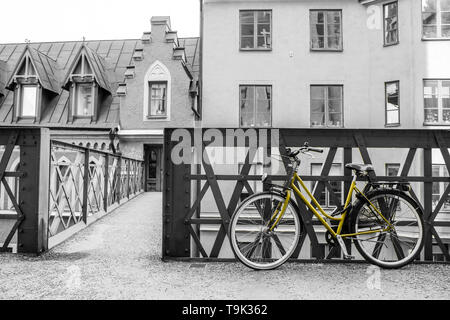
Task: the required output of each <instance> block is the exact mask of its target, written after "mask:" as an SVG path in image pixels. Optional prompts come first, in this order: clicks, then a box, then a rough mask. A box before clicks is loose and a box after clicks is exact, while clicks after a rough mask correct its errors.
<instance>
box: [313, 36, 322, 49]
mask: <svg viewBox="0 0 450 320" xmlns="http://www.w3.org/2000/svg"><path fill="white" fill-rule="evenodd" d="M311 48H313V49H322V48H325V38H324V37H313V38H312V39H311Z"/></svg>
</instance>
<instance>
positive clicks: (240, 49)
mask: <svg viewBox="0 0 450 320" xmlns="http://www.w3.org/2000/svg"><path fill="white" fill-rule="evenodd" d="M239 51H242V52H271V51H272V48H269V49H245V48H239Z"/></svg>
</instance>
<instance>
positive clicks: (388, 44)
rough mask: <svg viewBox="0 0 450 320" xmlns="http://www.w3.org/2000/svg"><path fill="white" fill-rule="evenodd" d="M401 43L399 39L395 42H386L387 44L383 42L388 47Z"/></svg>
mask: <svg viewBox="0 0 450 320" xmlns="http://www.w3.org/2000/svg"><path fill="white" fill-rule="evenodd" d="M399 44H400V41H397V42H394V43H385V44H383V47H385V48H388V47H393V46H396V45H399Z"/></svg>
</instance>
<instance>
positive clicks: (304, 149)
mask: <svg viewBox="0 0 450 320" xmlns="http://www.w3.org/2000/svg"><path fill="white" fill-rule="evenodd" d="M286 151H287V156H288V157H291V158H294V157H296V156H298V154H299V153H300V152H302V153H305V152H317V153H323V150H322V149H318V148H311V147H309V145H308V142H305V145H304V146H303V147H301V148H300V149H298V150H296V151H292V150H291V149H290V148H287V149H286Z"/></svg>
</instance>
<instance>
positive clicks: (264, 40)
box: [258, 35, 271, 49]
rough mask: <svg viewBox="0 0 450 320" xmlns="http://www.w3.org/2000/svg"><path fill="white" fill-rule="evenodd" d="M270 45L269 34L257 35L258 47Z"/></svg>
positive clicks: (268, 46)
mask: <svg viewBox="0 0 450 320" xmlns="http://www.w3.org/2000/svg"><path fill="white" fill-rule="evenodd" d="M270 46H271V39H270V35H266V36H258V48H260V49H261V48H264V49H266V48H270Z"/></svg>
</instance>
